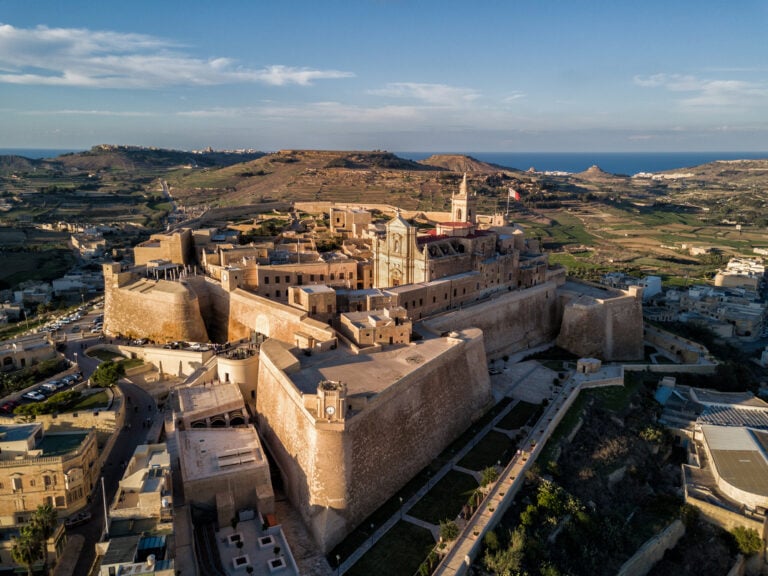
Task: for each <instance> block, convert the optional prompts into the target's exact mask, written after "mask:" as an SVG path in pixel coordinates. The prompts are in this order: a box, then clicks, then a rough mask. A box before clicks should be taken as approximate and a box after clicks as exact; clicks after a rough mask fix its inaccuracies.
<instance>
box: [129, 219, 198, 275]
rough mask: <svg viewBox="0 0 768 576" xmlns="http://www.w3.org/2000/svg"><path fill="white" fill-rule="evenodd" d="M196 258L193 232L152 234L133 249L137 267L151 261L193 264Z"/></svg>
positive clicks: (179, 231) (185, 230)
mask: <svg viewBox="0 0 768 576" xmlns="http://www.w3.org/2000/svg"><path fill="white" fill-rule="evenodd" d="M193 258H194V245H193V242H192V231H191V230H189V229H186V228H185V229H182V230H178V231H175V232H171V233H170V234H152V235H151V236H150V237H149V240H146V241H145V242H142V243H141V244H139V245H137V246H135V247H134V249H133V263H134V264H135V265H136V266H141V265H142V264H146V263H147V262H149V261H150V260H168V261H169V262H173V263H174V264H181V265H186V264H191V263H192V262H193Z"/></svg>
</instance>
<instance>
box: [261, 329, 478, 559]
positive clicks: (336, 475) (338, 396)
mask: <svg viewBox="0 0 768 576" xmlns="http://www.w3.org/2000/svg"><path fill="white" fill-rule="evenodd" d="M485 367H486V359H485V347H484V344H483V334H482V331H480V330H478V329H475V328H470V329H466V330H463V331H461V332H455V333H451V334H450V335H447V336H444V337H434V338H428V339H425V340H423V341H418V342H415V343H411V344H408V345H402V346H394V347H392V348H388V349H387V350H386V351H383V352H379V353H375V354H359V355H355V354H353V353H352V352H351V351H350V350H349V349H346V348H338V349H336V350H332V351H329V352H325V353H323V354H316V355H306V354H304V353H299V352H298V351H297V350H296V349H295V348H292V347H291V346H290V345H289V344H286V343H283V342H279V341H277V340H268V341H267V342H265V343H264V344H262V346H261V351H260V362H259V378H258V390H257V394H256V407H257V410H256V411H257V414H258V425H259V429H260V432H261V433H262V435H263V437H264V439H265V441H266V443H267V444H268V445H269V446H270V448H271V451H272V453H273V455H274V456H275V460H276V462H277V465H278V467H279V468H280V470H281V473H282V476H283V478H284V479H285V488H286V490H287V492H288V494H289V497H290V499H291V501H292V502H293V504H294V505H295V506H296V509H297V510H299V511H301V513H302V515H303V516H304V520H305V522H306V523H307V525H308V526H309V527H310V530H311V531H312V533H313V535H314V537H315V539H316V541H317V543H318V545H319V546H320V548H321V549H322V550H323V551H328V550H330V549H331V548H332V547H333V546H334V545H335V544H337V543H338V542H340V541H341V540H342V539H343V538H344V536H346V534H348V533H349V532H350V531H351V530H352V529H353V528H354V527H355V526H356V525H358V524H359V523H360V522H361V521H362V520H363V519H364V518H365V517H366V516H368V515H369V514H370V513H372V512H373V511H374V510H375V509H376V508H377V507H378V506H380V505H381V504H382V503H383V502H385V501H386V500H387V499H388V498H390V497H391V496H392V495H394V494H395V493H396V492H397V490H399V489H400V488H401V487H402V486H403V485H404V484H405V483H406V482H407V481H408V480H410V479H411V478H412V477H413V476H414V475H415V474H416V473H417V472H418V471H419V470H421V469H422V468H423V467H424V466H426V465H427V464H428V463H429V462H431V461H432V460H433V459H434V458H435V457H436V456H437V455H438V454H439V453H440V452H441V451H442V450H443V449H444V448H445V447H446V446H448V444H450V442H451V441H452V440H454V439H455V438H456V436H458V435H459V434H460V433H461V432H462V431H463V430H464V429H466V428H467V427H468V426H469V425H470V424H471V422H472V421H473V419H476V418H477V417H478V416H479V415H480V413H481V412H482V411H483V409H484V408H486V407H487V406H488V404H489V403H490V402H491V388H490V381H489V377H488V372H487V370H486V368H485Z"/></svg>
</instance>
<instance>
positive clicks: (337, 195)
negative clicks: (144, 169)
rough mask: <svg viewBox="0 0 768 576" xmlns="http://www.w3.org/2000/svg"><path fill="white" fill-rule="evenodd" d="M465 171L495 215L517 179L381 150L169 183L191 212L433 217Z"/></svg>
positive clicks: (251, 165) (309, 156)
mask: <svg viewBox="0 0 768 576" xmlns="http://www.w3.org/2000/svg"><path fill="white" fill-rule="evenodd" d="M431 161H434V164H433V163H431ZM465 171H466V172H467V173H468V180H469V185H470V187H471V188H472V189H473V190H476V191H478V192H479V194H480V195H481V196H483V197H484V198H481V205H482V203H483V202H486V203H487V205H484V206H483V208H482V209H484V210H486V211H492V210H494V209H495V207H496V202H497V198H498V197H500V195H501V194H504V195H506V194H507V189H506V188H502V182H506V180H508V179H510V178H513V177H512V176H509V174H510V173H511V172H512V171H507V170H506V169H504V168H501V167H496V166H493V165H491V164H487V163H485V162H480V161H478V160H475V159H474V158H470V157H468V156H458V155H456V156H447V155H439V156H433V157H432V159H431V160H430V159H427V160H425V161H422V162H413V161H412V160H407V159H405V158H400V157H399V156H397V155H395V154H392V153H391V152H383V151H378V150H375V151H370V152H368V151H330V150H281V151H279V152H275V153H273V154H266V155H264V156H262V157H261V158H258V159H256V160H253V161H250V162H245V163H243V164H237V165H234V166H229V167H225V168H221V169H218V170H209V171H206V172H201V171H195V170H192V171H188V172H183V173H182V172H179V173H177V174H175V175H173V176H172V177H171V178H169V180H168V182H169V184H170V185H171V187H172V190H173V195H174V197H175V198H177V199H178V200H179V201H180V202H182V203H183V204H189V205H194V204H202V203H205V204H208V205H212V204H213V203H215V202H216V201H218V202H219V203H220V204H226V205H232V204H246V203H247V204H251V203H259V202H267V201H272V200H300V201H310V200H317V201H330V200H333V201H336V202H350V203H355V202H359V203H388V204H395V205H398V206H401V207H403V208H407V209H419V210H424V211H431V210H443V209H445V207H446V206H448V204H449V203H450V198H451V194H452V193H454V192H455V191H456V190H458V186H459V183H460V181H461V178H462V174H463V173H464V172H465ZM500 173H503V174H502V175H501V177H498V176H497V175H498V174H500ZM521 177H522V176H521ZM505 197H506V196H505Z"/></svg>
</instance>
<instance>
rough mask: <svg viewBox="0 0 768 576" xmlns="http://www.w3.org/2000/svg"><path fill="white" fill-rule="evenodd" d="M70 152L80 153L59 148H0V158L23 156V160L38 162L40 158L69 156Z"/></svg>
mask: <svg viewBox="0 0 768 576" xmlns="http://www.w3.org/2000/svg"><path fill="white" fill-rule="evenodd" d="M70 152H82V150H75V149H66V150H64V149H59V148H0V156H24V158H31V159H33V160H38V159H40V158H56V156H60V155H61V154H69V153H70Z"/></svg>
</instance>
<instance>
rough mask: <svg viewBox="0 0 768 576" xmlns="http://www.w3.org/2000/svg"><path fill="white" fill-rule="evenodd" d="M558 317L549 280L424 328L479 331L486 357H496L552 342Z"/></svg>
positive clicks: (450, 314) (554, 290)
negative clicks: (473, 329)
mask: <svg viewBox="0 0 768 576" xmlns="http://www.w3.org/2000/svg"><path fill="white" fill-rule="evenodd" d="M561 315H562V312H561V308H560V306H559V305H558V296H557V283H556V282H555V281H550V282H546V283H544V284H539V285H538V286H534V287H532V288H527V289H525V290H518V291H513V292H509V293H507V294H504V295H501V296H498V297H496V298H492V299H490V300H488V301H486V302H483V303H481V304H475V305H473V306H470V307H467V308H464V309H461V310H455V311H453V312H448V313H446V314H443V315H441V316H439V317H437V318H432V319H429V320H426V321H425V322H424V325H425V326H426V327H427V328H429V329H431V330H434V331H435V332H437V333H442V332H447V331H451V330H462V329H464V328H468V327H471V326H474V327H477V328H480V329H481V330H482V331H483V338H484V341H485V351H486V353H487V355H488V357H489V358H498V357H500V356H502V355H503V354H513V353H515V352H519V351H521V350H525V349H526V348H531V347H534V346H536V345H538V344H542V343H544V342H548V341H550V340H554V338H555V337H556V336H557V333H558V329H559V327H560V318H561Z"/></svg>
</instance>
